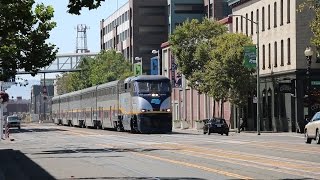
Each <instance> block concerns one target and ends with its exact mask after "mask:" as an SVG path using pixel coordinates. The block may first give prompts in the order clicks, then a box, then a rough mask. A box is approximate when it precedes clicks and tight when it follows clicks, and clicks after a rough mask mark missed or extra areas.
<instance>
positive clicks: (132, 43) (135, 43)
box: [100, 0, 168, 74]
mask: <svg viewBox="0 0 320 180" xmlns="http://www.w3.org/2000/svg"><path fill="white" fill-rule="evenodd" d="M167 9H168V8H167V0H148V1H145V0H129V1H128V3H126V4H125V5H123V6H122V7H120V8H119V9H118V10H117V11H116V12H114V13H113V14H112V15H111V16H109V17H108V18H107V19H103V20H101V22H100V36H101V49H103V50H107V49H115V50H116V51H121V52H122V54H124V56H125V57H126V58H127V59H129V60H130V61H131V62H132V63H134V61H135V57H139V58H140V59H141V58H142V60H141V61H142V64H143V73H145V74H150V73H151V72H150V69H151V63H150V59H151V57H153V56H154V54H152V50H159V49H160V44H161V43H162V42H164V41H166V40H167V38H168V26H167V25H168V19H167V16H168V10H167Z"/></svg>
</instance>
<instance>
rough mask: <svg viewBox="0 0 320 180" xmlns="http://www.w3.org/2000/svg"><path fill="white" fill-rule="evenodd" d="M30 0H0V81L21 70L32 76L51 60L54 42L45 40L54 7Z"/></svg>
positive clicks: (50, 25) (52, 26) (55, 50)
mask: <svg viewBox="0 0 320 180" xmlns="http://www.w3.org/2000/svg"><path fill="white" fill-rule="evenodd" d="M34 3H35V2H34V0H5V1H1V2H0V37H1V40H0V60H1V65H0V66H1V67H2V69H3V73H2V74H1V75H0V80H2V81H4V80H7V79H8V78H9V77H14V76H15V75H16V71H17V69H24V70H25V71H28V72H31V74H32V75H35V74H36V73H37V71H38V70H39V69H40V68H42V67H46V66H48V65H49V64H50V63H51V62H52V61H54V59H55V57H56V53H57V49H56V48H55V45H52V44H50V43H47V39H48V38H49V36H50V35H49V33H50V31H51V30H52V29H53V28H54V27H55V26H56V23H55V22H53V21H52V17H53V13H54V9H53V8H52V7H51V6H45V5H44V4H38V5H36V6H35V9H34V11H33V7H32V6H33V5H34Z"/></svg>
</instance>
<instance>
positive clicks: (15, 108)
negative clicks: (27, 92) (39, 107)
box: [4, 96, 30, 116]
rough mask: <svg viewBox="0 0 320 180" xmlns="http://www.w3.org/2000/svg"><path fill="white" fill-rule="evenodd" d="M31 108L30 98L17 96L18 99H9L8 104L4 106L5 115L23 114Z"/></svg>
mask: <svg viewBox="0 0 320 180" xmlns="http://www.w3.org/2000/svg"><path fill="white" fill-rule="evenodd" d="M29 110H30V100H26V99H22V97H21V96H17V98H16V99H13V97H12V99H9V102H8V104H7V106H6V107H5V108H4V115H8V116H9V115H14V114H16V115H22V114H26V113H28V112H29Z"/></svg>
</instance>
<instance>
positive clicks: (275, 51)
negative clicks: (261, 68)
mask: <svg viewBox="0 0 320 180" xmlns="http://www.w3.org/2000/svg"><path fill="white" fill-rule="evenodd" d="M277 48H278V44H277V42H274V67H278V59H277V56H278V50H277Z"/></svg>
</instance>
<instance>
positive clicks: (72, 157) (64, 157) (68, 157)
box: [37, 155, 124, 159]
mask: <svg viewBox="0 0 320 180" xmlns="http://www.w3.org/2000/svg"><path fill="white" fill-rule="evenodd" d="M118 157H124V156H69V155H68V156H63V157H57V156H44V157H42V156H41V157H40V158H39V157H37V159H78V158H118Z"/></svg>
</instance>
